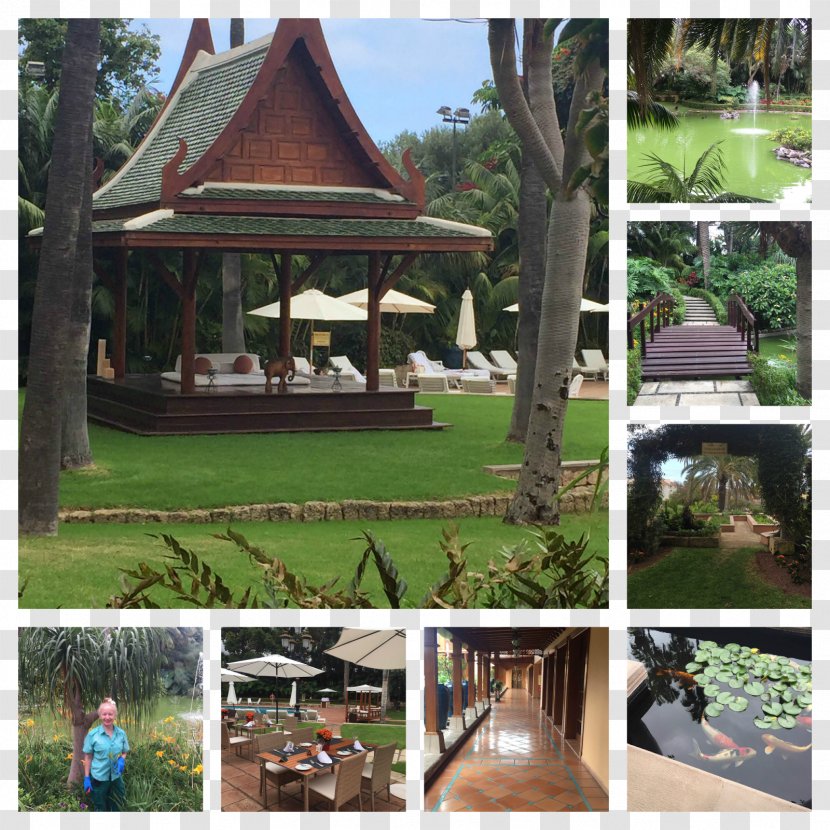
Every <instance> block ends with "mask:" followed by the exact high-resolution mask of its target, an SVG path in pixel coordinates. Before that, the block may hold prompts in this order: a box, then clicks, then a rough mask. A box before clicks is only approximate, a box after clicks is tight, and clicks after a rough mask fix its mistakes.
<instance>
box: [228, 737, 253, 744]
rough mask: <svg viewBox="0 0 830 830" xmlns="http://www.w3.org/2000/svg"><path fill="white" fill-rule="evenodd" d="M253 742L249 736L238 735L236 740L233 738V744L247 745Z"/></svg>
mask: <svg viewBox="0 0 830 830" xmlns="http://www.w3.org/2000/svg"><path fill="white" fill-rule="evenodd" d="M250 742H251V738H250V736H248V735H237V736H236V737H234V738H231V744H232V745H233V744H247V743H250Z"/></svg>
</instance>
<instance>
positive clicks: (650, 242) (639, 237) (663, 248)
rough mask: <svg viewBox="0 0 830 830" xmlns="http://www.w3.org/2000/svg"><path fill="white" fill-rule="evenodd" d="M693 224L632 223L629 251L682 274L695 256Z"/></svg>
mask: <svg viewBox="0 0 830 830" xmlns="http://www.w3.org/2000/svg"><path fill="white" fill-rule="evenodd" d="M693 233H694V231H693V226H692V225H691V224H690V223H689V222H629V224H628V252H629V254H632V255H635V256H644V257H648V258H649V259H653V260H654V261H655V262H658V263H659V264H660V265H662V266H664V267H666V268H671V269H673V270H674V271H677V272H678V273H680V272H681V271H682V270H683V269H684V268H685V267H686V264H687V260H688V261H691V258H692V256H693V254H694V253H695V246H694V245H693V244H692V236H693Z"/></svg>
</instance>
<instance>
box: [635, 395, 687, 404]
mask: <svg viewBox="0 0 830 830" xmlns="http://www.w3.org/2000/svg"><path fill="white" fill-rule="evenodd" d="M676 399H677V395H637V400H635V401H634V406H674V404H675V400H676Z"/></svg>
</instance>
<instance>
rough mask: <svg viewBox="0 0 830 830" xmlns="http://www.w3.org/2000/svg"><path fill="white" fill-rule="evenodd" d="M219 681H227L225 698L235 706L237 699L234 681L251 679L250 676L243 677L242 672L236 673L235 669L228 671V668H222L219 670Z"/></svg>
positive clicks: (245, 681) (240, 681)
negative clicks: (220, 676)
mask: <svg viewBox="0 0 830 830" xmlns="http://www.w3.org/2000/svg"><path fill="white" fill-rule="evenodd" d="M221 675H222V678H221V682H222V683H229V684H230V685H229V686H228V696H227V697H226V698H225V700H226V701H227V702H228V703H229V704H230V705H231V706H235V705H236V704H237V703H238V702H239V699H238V698H237V696H236V688H235V687H234V685H233V684H234V683H248V682H249V681H251V680H253V678H252V677H245V675H244V674H238V673H237V672H235V671H230V669H225V668H223V669H222V670H221Z"/></svg>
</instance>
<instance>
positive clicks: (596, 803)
mask: <svg viewBox="0 0 830 830" xmlns="http://www.w3.org/2000/svg"><path fill="white" fill-rule="evenodd" d="M425 806H426V809H427V810H431V811H433V812H455V811H457V810H464V811H472V812H520V811H522V812H548V813H549V812H559V811H561V812H566V813H575V812H592V811H595V810H607V809H608V796H607V795H606V794H605V793H604V792H603V790H602V788H601V787H600V786H599V784H598V783H597V782H596V780H595V779H594V777H593V776H592V775H591V773H589V772H588V770H587V769H586V768H585V767H584V766H583V765H582V763H581V762H580V760H579V757H578V756H577V755H576V754H575V753H574V752H572V751H571V750H570V749H569V748H568V747H567V746H566V745H565V744H564V742H563V741H562V739H561V738H560V737H559V736H558V735H557V734H556V733H555V732H553V730H551V729H550V728H549V726H548V724H547V723H546V721H545V719H544V718H543V717H542V715H541V713H540V711H539V701H538V700H534V701H531V699H530V698H529V697H528V695H527V693H526V692H524V691H520V690H511V691H509V692H508V693H507V694H506V695H505V697H504V698H502V701H501V703H497V704H495V705H494V706H493V708H492V709H491V710H490V716H489V718H487V719H485V720H484V721H483V722H482V724H481V726H479V728H478V729H477V730H476V732H475V734H474V735H473V736H472V737H471V738H469V739H468V740H467V742H466V744H465V745H464V746H462V747H461V749H460V750H459V752H458V755H456V757H455V758H454V759H453V760H452V761H450V763H449V764H448V765H447V767H446V768H445V769H444V770H443V771H442V772H441V774H440V775H439V776H438V778H436V779H435V781H434V782H433V783H432V786H431V787H430V788H429V790H428V791H427V793H426V799H425Z"/></svg>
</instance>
